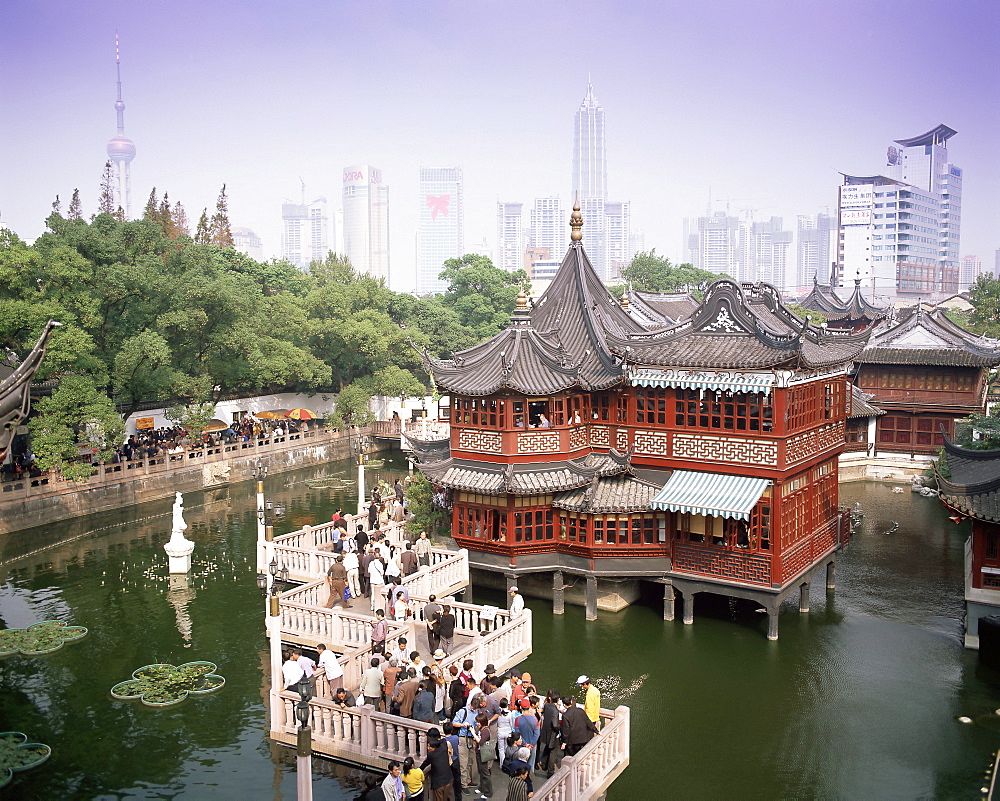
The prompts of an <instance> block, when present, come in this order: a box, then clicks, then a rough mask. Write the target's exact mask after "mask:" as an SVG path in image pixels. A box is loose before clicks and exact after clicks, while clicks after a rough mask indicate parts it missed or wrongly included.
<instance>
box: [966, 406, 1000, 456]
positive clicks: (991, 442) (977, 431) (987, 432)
mask: <svg viewBox="0 0 1000 801" xmlns="http://www.w3.org/2000/svg"><path fill="white" fill-rule="evenodd" d="M959 422H960V423H966V424H967V425H966V426H956V430H958V429H959V428H960V427H964V428H965V429H966V430H967V431H968V435H967V436H965V437H963V438H962V439H963V440H964V441H963V442H962V443H961V444H962V447H965V448H969V449H970V450H974V451H992V450H996V449H998V448H1000V409H994V411H993V413H992V414H970V415H969V416H968V417H966V418H965V419H964V420H961V421H959ZM974 435H975V438H974Z"/></svg>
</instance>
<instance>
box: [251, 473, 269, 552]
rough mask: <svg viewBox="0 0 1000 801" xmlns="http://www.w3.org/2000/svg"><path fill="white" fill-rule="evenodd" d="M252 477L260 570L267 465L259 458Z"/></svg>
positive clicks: (264, 536) (265, 534)
mask: <svg viewBox="0 0 1000 801" xmlns="http://www.w3.org/2000/svg"><path fill="white" fill-rule="evenodd" d="M253 477H254V478H255V479H256V480H257V570H258V571H261V570H263V569H264V564H265V563H264V559H265V554H264V552H265V550H266V545H265V540H266V536H267V513H266V512H265V511H264V479H265V478H266V477H267V465H266V464H264V460H263V459H261V458H258V459H257V463H256V464H255V465H254V467H253Z"/></svg>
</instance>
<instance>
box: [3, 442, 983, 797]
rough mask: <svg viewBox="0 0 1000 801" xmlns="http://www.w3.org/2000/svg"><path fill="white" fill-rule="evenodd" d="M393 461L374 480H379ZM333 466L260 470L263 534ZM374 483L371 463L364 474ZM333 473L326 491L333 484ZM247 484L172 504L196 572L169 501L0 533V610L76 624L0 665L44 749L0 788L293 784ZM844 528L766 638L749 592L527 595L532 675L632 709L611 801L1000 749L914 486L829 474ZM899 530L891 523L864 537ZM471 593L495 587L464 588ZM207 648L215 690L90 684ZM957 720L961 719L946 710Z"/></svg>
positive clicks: (798, 788)
mask: <svg viewBox="0 0 1000 801" xmlns="http://www.w3.org/2000/svg"><path fill="white" fill-rule="evenodd" d="M404 472H405V463H404V462H402V461H401V460H400V461H392V460H390V461H389V462H388V463H387V465H386V467H385V468H384V469H383V470H382V471H381V473H382V474H383V476H386V477H389V478H390V480H391V478H394V477H395V476H397V475H402V474H403V473H404ZM353 473H354V471H353V469H352V468H351V466H350V465H349V464H347V463H344V462H341V463H334V464H331V465H327V466H323V467H316V468H310V469H308V470H303V471H297V472H294V473H286V474H282V475H277V476H271V477H269V478H268V479H267V497H268V499H269V500H272V501H275V502H279V503H282V504H284V506H285V513H284V515H283V516H282V517H281V518H280V519H278V520H276V523H275V528H276V532H277V533H284V532H285V531H291V530H293V529H296V528H300V527H301V526H302V525H304V524H306V523H314V522H319V521H324V520H329V518H330V515H331V513H332V512H333V510H334V509H335V508H336V507H337V506H338V505H344V506H345V507H346V506H347V504H348V503H354V497H353V491H354V488H353V486H350V485H347V486H346V487H345V486H342V485H338V484H336V483H335V482H334V481H332V480H327V478H326V477H342V478H345V479H348V480H349V479H351V478H353V477H354V476H353ZM369 474H370V476H373V475H374V473H373V471H369ZM338 486H339V487H340V488H338ZM253 491H254V487H253V484H252V483H245V484H241V485H234V486H233V487H229V488H225V489H221V490H214V491H209V492H200V493H189V494H187V495H185V508H186V514H185V518H186V520H187V522H188V526H189V528H188V533H187V536H188V538H189V539H192V540H194V542H195V543H196V548H195V552H194V567H193V570H192V574H191V581H190V585H189V586H188V587H187V588H184V587H180V586H176V585H174V586H171V583H170V581H169V580H168V576H167V560H166V555H165V554H164V552H163V547H162V546H163V543H165V542H166V541H167V539H168V538H169V528H170V506H171V501H169V500H167V501H163V502H158V503H153V504H145V505H143V506H141V507H133V508H131V509H123V510H119V511H118V512H116V513H114V514H104V515H94V516H90V517H83V518H78V519H76V520H73V521H67V522H64V523H59V524H55V525H52V526H45V527H38V528H34V529H26V530H24V531H20V532H14V533H12V534H7V535H3V537H2V538H0V565H2V566H3V568H2V569H3V571H4V572H3V574H2V575H0V577H2V578H4V579H5V583H4V584H2V585H0V623H2V625H3V626H4V627H21V626H25V625H30V624H31V623H34V622H37V621H41V620H48V619H58V620H63V621H65V622H66V623H69V624H73V625H82V626H86V627H88V629H89V630H90V633H89V634H88V636H87V637H85V638H84V639H82V640H79V641H77V642H74V643H70V644H67V645H66V646H64V647H63V648H62V649H61V650H59V651H57V652H55V653H53V654H51V655H49V656H44V657H37V658H27V657H22V656H12V657H8V658H6V659H3V660H0V730H16V731H23V732H26V733H27V734H28V735H29V738H30V739H31V740H33V741H37V742H43V743H47V744H49V745H50V746H52V748H53V754H52V757H51V758H50V759H49V761H48V762H46V763H45V764H44V765H42V766H40V767H38V768H35V769H33V770H30V771H27V772H24V773H19V774H16V775H15V778H14V780H13V782H12V783H11V784H10V785H9V786H8V788H7V789H6V794H7V795H9V796H10V797H12V798H13V797H16V798H26V799H32V798H38V799H55V798H60V799H62V798H82V799H92V798H99V799H120V798H129V799H131V798H157V799H159V798H168V799H174V798H176V799H200V798H213V799H216V798H217V799H241V801H246V800H247V799H275V801H279V800H280V799H292V798H295V772H294V755H293V752H291V751H290V750H289V749H286V748H284V747H282V746H274V745H272V744H270V743H269V741H268V740H267V737H266V717H265V714H264V710H263V704H264V700H263V699H264V697H265V694H266V687H265V679H264V673H263V668H264V666H265V665H266V663H267V645H266V640H265V638H264V636H263V602H262V600H261V597H260V593H259V591H258V590H257V587H256V582H255V570H254V542H255V536H256V534H255V519H254V496H253ZM841 493H842V502H843V503H847V504H848V505H852V504H853V503H854V502H855V501H857V502H859V503H860V504H861V507H862V509H863V510H864V512H865V513H866V517H865V521H864V525H863V527H862V530H861V532H860V533H859V534H858V535H857V536H856V537H855V538H854V540H853V542H852V544H851V546H850V548H849V549H848V550H847V552H846V553H845V554H844V555H843V556H842V558H841V559H840V560H839V562H838V566H837V579H838V587H837V591H836V593H835V594H832V595H827V594H826V593H825V592H824V590H823V589H822V588H819V589H815V588H814V591H813V598H812V611H811V612H810V613H809V614H808V615H803V614H800V613H799V612H798V608H797V603H795V602H797V598H795V599H792V600H791V601H790V602H789V604H787V605H786V606H784V607H783V608H782V614H781V623H780V639H779V640H778V641H777V642H769V641H768V640H767V639H766V637H765V636H764V635H765V632H766V627H767V620H766V615H762V614H759V613H758V612H756V611H755V610H754V609H753V607H752V605H749V604H746V603H743V602H739V603H736V602H730V601H729V600H727V599H725V598H721V597H715V596H700V597H699V602H698V603H697V604H696V610H695V620H694V624H693V625H690V626H685V625H684V624H683V623H682V622H681V619H680V615H679V614H678V618H677V620H675V621H673V622H669V623H667V622H664V621H663V620H662V618H661V615H662V600H661V598H662V596H659V597H658V596H657V595H656V589H657V587H652V586H651V587H650V588H649V590H650V593H649V597H648V598H644V602H643V603H640V604H638V605H636V606H633V607H630V608H628V609H626V610H624V611H623V612H621V613H617V614H612V613H604V612H602V613H601V614H600V618H599V619H598V620H597V621H596V622H591V623H587V622H586V621H585V620H584V614H583V609H582V608H581V607H574V606H567V607H566V614H565V615H563V616H553V615H552V614H551V605H550V603H549V602H546V601H543V600H541V599H531V598H529V599H528V605H529V606H530V607H531V608H532V609H533V611H534V612H535V615H534V623H535V629H534V654H533V655H532V657H531V658H530V659H529V660H528V662H527V663H526V667H527V668H528V669H530V670H531V672H532V675H533V677H534V679H535V682H536V684H537V685H538V688H539V690H541V691H545V690H547V689H550V688H558V689H560V690H562V691H564V692H565V691H567V690H569V689H570V688H571V685H572V682H573V681H574V680H575V679H576V677H577V675H579V674H580V673H587V674H589V675H590V676H591V677H592V678H593V679H594V680H595V682H596V683H597V685H598V686H599V687H600V688H601V689H602V692H603V705H604V706H614V705H615V704H617V703H623V704H627V705H629V706H630V707H631V708H632V724H633V725H632V762H631V765H630V767H629V768H628V770H626V772H625V773H624V774H623V776H622V777H621V778H620V779H619V780H618V781H617V782H616V783H615V785H614V786H613V787H612V788H611V791H610V792H609V794H608V797H609V798H610V799H612V800H614V799H630V801H634V800H635V799H656V798H667V797H673V798H684V799H701V798H704V799H716V798H727V797H728V798H761V799H771V798H779V797H780V798H845V799H857V798H880V799H881V798H929V797H935V798H969V797H973V796H976V795H978V789H979V787H980V786H981V780H982V776H983V773H984V771H985V770H986V768H987V767H988V765H989V763H990V761H991V754H992V752H993V751H994V750H996V748H997V747H1000V716H997V715H995V714H994V709H995V708H998V707H1000V693H998V688H1000V675H998V674H997V673H995V672H994V671H991V670H989V669H986V668H983V667H981V666H980V665H979V664H978V662H977V659H976V654H975V652H970V651H966V650H964V649H963V647H962V635H961V631H962V627H961V618H962V614H963V608H964V605H963V600H962V572H963V565H962V553H963V544H964V540H965V537H966V536H967V535H968V530H967V527H966V526H959V527H956V526H954V525H953V524H952V523H951V522H950V521H949V520H948V519H947V516H946V515H945V514H944V511H943V509H942V508H941V507H940V505H939V504H938V502H937V500H936V499H933V498H930V499H928V498H922V497H919V496H915V495H913V494H911V493H910V492H909V491H908V490H907V491H906V492H905V493H903V494H897V493H893V492H892V491H891V487H890V486H888V485H879V484H847V485H843V486H842V487H841ZM894 522H898V524H899V525H898V528H896V529H895V531H894V532H893V533H891V534H890V533H886V532H887V531H889V530H890V529H892V527H893V523H894ZM476 600H477V601H479V602H490V601H492V602H494V603H496V602H499V601H501V600H502V599H501V598H500V597H499V596H498V595H496V594H494V593H490V592H488V591H482V590H478V589H477V590H476ZM195 660H207V661H210V662H213V663H215V664H216V665H217V666H218V671H217V672H218V673H219V674H221V675H222V676H224V677H225V679H226V685H225V687H224V688H223V689H222V690H220V691H218V692H217V693H214V694H211V695H205V696H200V697H192V698H190V699H188V700H187V701H185V702H183V703H182V704H180V705H178V706H176V707H169V708H165V709H154V708H151V707H147V706H143V705H142V704H140V703H139V702H137V701H117V700H115V699H113V698H112V697H111V695H110V693H109V690H110V688H111V687H112V686H113V685H114V684H116V683H117V682H119V681H122V680H125V679H127V678H129V677H130V675H131V673H132V671H133V670H136V669H137V668H139V667H142V666H143V665H147V664H150V663H154V662H163V663H170V664H175V665H176V664H181V663H184V662H189V661H195ZM963 715H966V716H969V717H971V718H973V720H974V723H972V724H965V725H963V724H960V723H958V722H957V721H956V718H957V717H959V716H963ZM314 764H315V770H314V779H315V781H314V794H315V798H317V799H348V798H353V797H354V795H355V794H356V792H357V790H356V786H357V781H358V777H359V775H360V774H359V771H358V770H356V769H353V768H350V767H348V766H343V765H338V764H336V763H333V762H331V761H329V760H323V759H315V760H314Z"/></svg>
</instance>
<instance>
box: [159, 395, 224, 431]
mask: <svg viewBox="0 0 1000 801" xmlns="http://www.w3.org/2000/svg"><path fill="white" fill-rule="evenodd" d="M163 416H164V417H166V418H167V419H168V420H169V421H170V422H172V423H174V424H175V425H179V426H180V427H181V428H183V429H184V430H185V431H187V432H188V434H191V435H193V436H198V435H199V434H201V433H202V431H204V430H205V426H207V425H208V424H209V422H211V420H212V418H213V417H215V402H214V401H193V402H192V403H182V404H177V405H176V406H171V407H170V408H169V409H166V410H165V411H164V412H163Z"/></svg>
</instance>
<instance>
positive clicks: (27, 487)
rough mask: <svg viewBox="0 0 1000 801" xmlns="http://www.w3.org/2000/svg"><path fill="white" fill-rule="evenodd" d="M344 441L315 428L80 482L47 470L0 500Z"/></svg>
mask: <svg viewBox="0 0 1000 801" xmlns="http://www.w3.org/2000/svg"><path fill="white" fill-rule="evenodd" d="M347 438H348V434H347V432H345V431H330V430H326V429H319V430H316V431H298V432H295V433H294V434H285V435H284V436H281V437H275V436H268V437H254V438H252V439H250V440H247V441H246V442H243V441H238V442H233V443H219V444H218V445H211V446H209V445H201V446H196V447H192V448H188V449H187V450H185V451H184V452H183V453H179V454H175V455H173V456H171V455H170V454H167V453H162V454H160V455H158V456H154V457H142V458H135V459H132V460H131V461H122V462H106V463H104V464H99V465H97V466H96V469H95V472H94V474H93V475H92V476H90V477H89V478H87V479H85V480H84V481H82V482H79V481H69V480H67V479H65V478H63V477H62V475H60V474H58V473H56V472H53V471H50V472H48V473H43V474H42V475H40V476H37V477H35V478H28V477H22V478H18V479H14V480H7V481H3V482H0V498H2V499H3V500H11V499H14V498H17V499H25V498H37V497H48V496H52V495H62V494H65V493H71V492H79V491H80V490H81V489H93V488H96V487H102V486H106V485H110V484H121V483H123V482H126V481H134V480H138V479H141V478H146V477H148V476H155V475H160V474H164V473H171V472H173V471H175V470H185V469H189V468H190V467H192V466H201V465H215V464H217V465H220V467H221V466H224V465H225V463H228V462H231V461H232V460H234V459H248V458H251V457H257V456H264V455H267V454H271V453H281V452H284V451H287V450H288V449H289V448H290V447H294V446H298V445H303V444H308V445H323V444H332V443H334V442H339V441H341V440H344V439H347Z"/></svg>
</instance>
